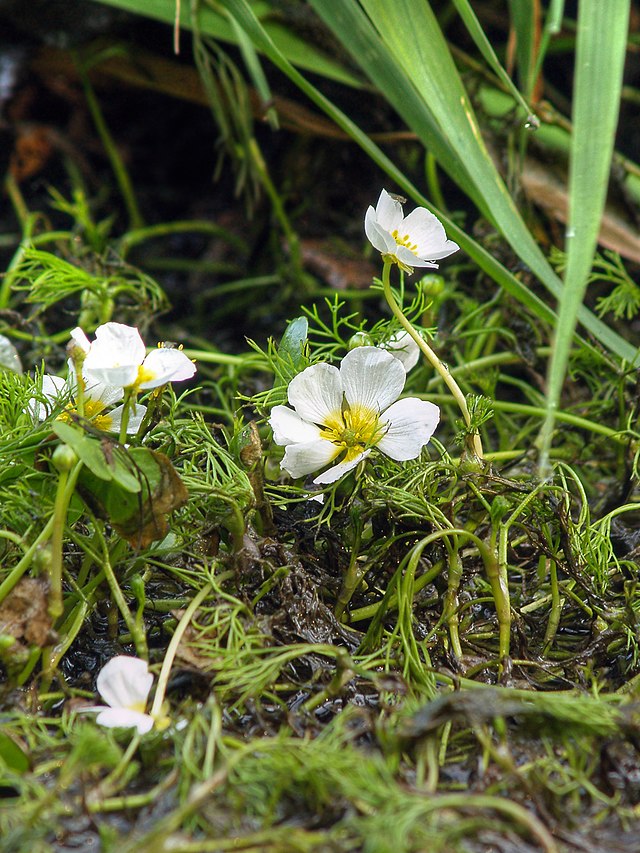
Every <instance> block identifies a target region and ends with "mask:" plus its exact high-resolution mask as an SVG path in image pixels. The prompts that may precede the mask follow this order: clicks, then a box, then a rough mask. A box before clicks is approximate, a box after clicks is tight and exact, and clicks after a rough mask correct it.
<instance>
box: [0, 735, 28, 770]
mask: <svg viewBox="0 0 640 853" xmlns="http://www.w3.org/2000/svg"><path fill="white" fill-rule="evenodd" d="M0 762H2V763H3V764H4V765H5V767H6V768H7V770H11V771H13V772H14V773H26V772H27V770H28V769H29V759H28V758H27V756H26V755H25V753H24V751H23V750H22V749H21V748H20V747H19V746H18V744H17V743H16V742H15V741H14V740H13V738H11V737H9V735H8V734H7V733H6V732H0Z"/></svg>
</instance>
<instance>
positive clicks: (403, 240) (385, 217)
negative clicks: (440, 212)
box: [364, 190, 460, 273]
mask: <svg viewBox="0 0 640 853" xmlns="http://www.w3.org/2000/svg"><path fill="white" fill-rule="evenodd" d="M364 230H365V232H366V235H367V237H368V238H369V241H370V242H371V243H372V244H373V246H374V247H375V248H376V249H377V250H378V251H379V252H382V255H383V257H385V256H386V257H388V258H389V259H391V260H392V261H393V262H394V263H396V264H398V266H399V267H400V268H401V269H403V270H405V272H408V273H412V272H413V268H414V267H435V268H437V266H438V264H436V263H434V261H437V260H440V258H446V257H447V255H450V254H452V253H453V252H455V251H456V250H457V249H459V248H460V247H459V246H458V244H457V243H454V242H453V241H452V240H447V235H446V234H445V230H444V228H443V227H442V223H441V222H440V220H439V219H438V217H437V216H434V215H433V213H431V212H430V211H428V210H427V209H426V208H424V207H416V209H415V210H412V211H411V213H410V214H409V215H408V216H403V215H402V204H401V203H400V202H399V201H398V200H397V199H396V198H394V197H393V196H392V195H389V193H388V192H387V191H386V190H382V192H381V193H380V198H379V199H378V203H377V205H376V209H375V210H374V209H373V207H369V209H368V210H367V213H366V215H365V218H364Z"/></svg>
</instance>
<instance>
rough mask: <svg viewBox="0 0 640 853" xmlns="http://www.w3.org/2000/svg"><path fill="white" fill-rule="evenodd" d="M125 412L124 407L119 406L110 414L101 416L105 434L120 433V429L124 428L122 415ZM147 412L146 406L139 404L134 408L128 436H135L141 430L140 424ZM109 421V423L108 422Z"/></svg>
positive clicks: (131, 412) (128, 427)
mask: <svg viewBox="0 0 640 853" xmlns="http://www.w3.org/2000/svg"><path fill="white" fill-rule="evenodd" d="M123 412H124V406H118V407H117V408H116V409H113V411H111V412H109V413H108V414H106V415H101V421H100V424H101V428H102V429H103V430H104V431H105V432H120V427H121V426H122V414H123ZM146 412H147V407H146V406H139V405H138V404H137V403H136V405H135V406H134V408H133V411H130V412H129V420H128V421H127V435H135V434H136V433H137V432H138V430H139V429H140V424H141V423H142V419H143V418H144V416H145V414H146ZM107 419H108V422H106V421H107Z"/></svg>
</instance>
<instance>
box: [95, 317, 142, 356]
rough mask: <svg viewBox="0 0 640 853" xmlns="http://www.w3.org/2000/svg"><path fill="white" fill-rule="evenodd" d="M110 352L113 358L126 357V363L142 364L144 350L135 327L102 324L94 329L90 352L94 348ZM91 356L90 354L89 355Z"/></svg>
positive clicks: (122, 324) (121, 324)
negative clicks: (94, 336) (94, 334)
mask: <svg viewBox="0 0 640 853" xmlns="http://www.w3.org/2000/svg"><path fill="white" fill-rule="evenodd" d="M96 347H97V348H98V349H104V350H106V351H107V352H108V351H111V353H113V356H114V358H118V359H120V358H123V359H124V356H126V362H127V363H135V364H142V361H143V359H144V356H145V353H146V349H145V346H144V341H143V340H142V338H141V337H140V332H139V331H138V330H137V329H136V327H135V326H125V325H124V323H104V325H102V326H98V328H97V329H96V339H95V341H94V342H93V343H92V344H91V352H93V350H94V349H95V348H96ZM90 354H91V353H90Z"/></svg>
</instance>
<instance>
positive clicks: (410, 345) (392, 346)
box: [382, 329, 420, 373]
mask: <svg viewBox="0 0 640 853" xmlns="http://www.w3.org/2000/svg"><path fill="white" fill-rule="evenodd" d="M382 348H383V349H386V350H387V352H390V353H391V355H392V356H393V357H394V358H397V359H398V361H399V362H400V364H401V365H402V366H403V367H404V370H405V373H408V372H409V371H410V370H411V369H412V368H413V367H415V366H416V364H417V363H418V359H419V358H420V347H419V346H418V344H417V343H416V342H415V341H414V340H413V338H412V337H411V335H410V334H409V332H406V331H405V330H404V329H401V330H400V331H398V332H394V334H393V335H391V337H390V338H389V340H388V341H386V342H385V343H384V344H382Z"/></svg>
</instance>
